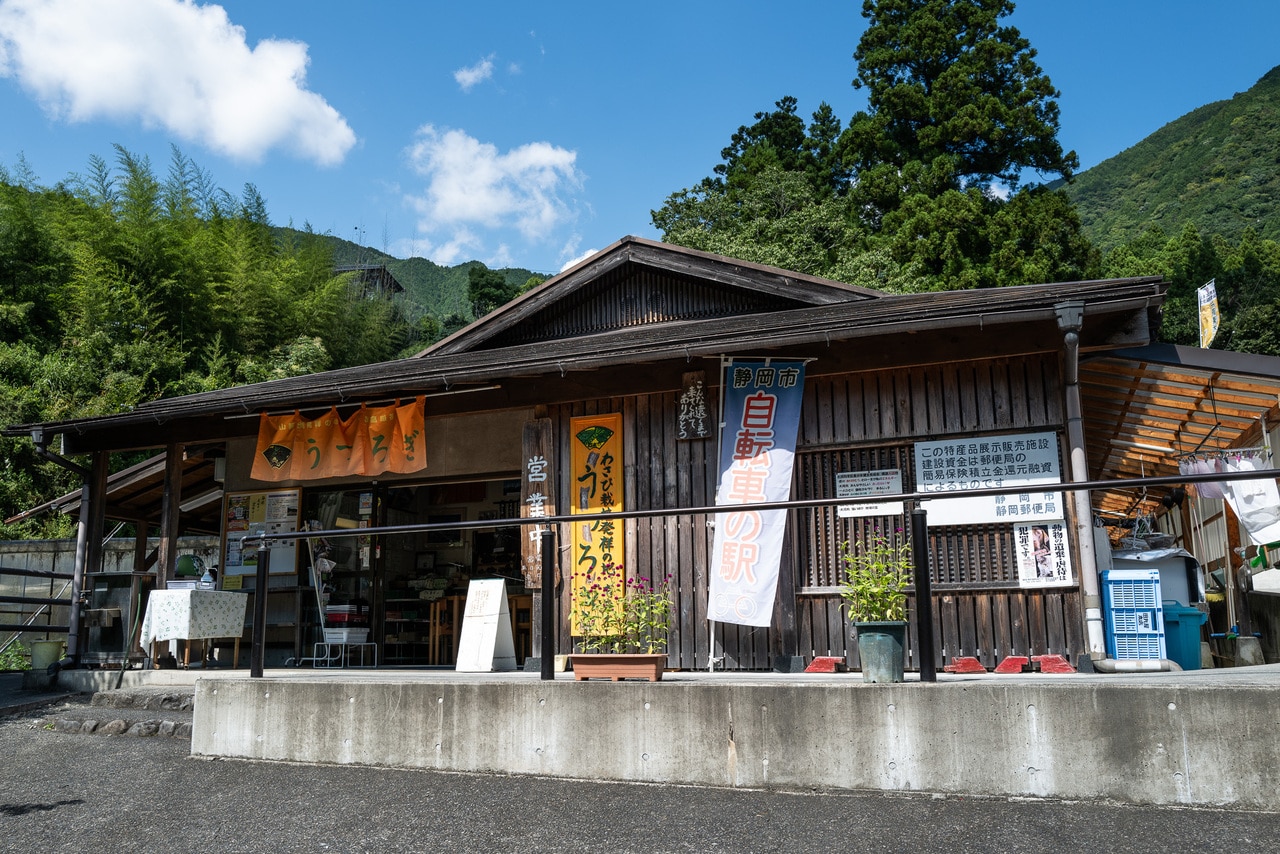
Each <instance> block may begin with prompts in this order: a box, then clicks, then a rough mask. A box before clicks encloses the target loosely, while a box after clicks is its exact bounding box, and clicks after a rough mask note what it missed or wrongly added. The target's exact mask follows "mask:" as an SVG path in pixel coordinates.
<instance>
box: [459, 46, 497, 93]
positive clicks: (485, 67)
mask: <svg viewBox="0 0 1280 854" xmlns="http://www.w3.org/2000/svg"><path fill="white" fill-rule="evenodd" d="M492 78H493V54H489V55H488V56H486V57H485V58H484V59H482V60H480V61H479V62H477V63H476V64H475V65H472V66H470V67H468V68H459V69H458V70H457V71H455V72H453V79H454V80H456V81H458V85H459V86H461V87H462V91H463V92H470V91H471V89H472V87H473V86H475V85H476V84H478V83H483V82H484V81H486V80H490V79H492Z"/></svg>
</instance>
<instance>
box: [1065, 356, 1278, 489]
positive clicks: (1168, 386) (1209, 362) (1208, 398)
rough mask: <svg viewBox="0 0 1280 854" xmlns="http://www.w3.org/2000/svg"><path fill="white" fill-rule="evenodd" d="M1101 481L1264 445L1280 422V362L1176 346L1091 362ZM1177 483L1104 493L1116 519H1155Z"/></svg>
mask: <svg viewBox="0 0 1280 854" xmlns="http://www.w3.org/2000/svg"><path fill="white" fill-rule="evenodd" d="M1080 394H1081V401H1082V403H1083V408H1084V430H1085V436H1086V439H1087V441H1088V450H1089V472H1090V478H1091V479H1093V480H1106V479H1111V478H1122V477H1144V476H1145V477H1163V476H1171V475H1177V474H1178V462H1179V460H1180V459H1181V455H1183V454H1188V453H1191V452H1193V451H1217V450H1222V449H1227V448H1239V447H1243V446H1254V445H1256V444H1260V443H1261V441H1262V432H1261V429H1260V428H1261V424H1262V421H1263V419H1266V420H1267V423H1269V424H1272V425H1274V424H1275V423H1276V421H1277V418H1278V417H1280V410H1278V408H1277V404H1278V403H1280V358H1275V357H1272V356H1257V355H1251V354H1246V353H1233V352H1229V351H1224V350H1200V349H1197V348H1195V347H1181V346H1175V345H1172V344H1153V345H1150V346H1147V347H1141V348H1135V349H1129V350H1117V351H1114V352H1111V353H1107V354H1105V355H1100V356H1097V357H1094V358H1090V359H1087V360H1084V361H1082V362H1081V365H1080ZM1170 489H1172V487H1166V488H1153V489H1149V490H1140V491H1136V492H1135V491H1134V490H1116V491H1113V492H1108V493H1097V494H1095V495H1094V502H1093V503H1094V508H1095V509H1096V510H1100V511H1105V512H1108V513H1120V514H1130V513H1138V512H1146V513H1153V512H1157V511H1158V510H1159V509H1160V500H1161V498H1163V497H1164V496H1165V495H1167V494H1168V493H1169V491H1170Z"/></svg>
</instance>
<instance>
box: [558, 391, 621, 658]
mask: <svg viewBox="0 0 1280 854" xmlns="http://www.w3.org/2000/svg"><path fill="white" fill-rule="evenodd" d="M569 429H570V433H571V435H570V437H569V448H570V451H569V464H570V466H571V469H570V479H569V512H570V513H571V514H573V515H577V514H586V513H592V514H595V513H617V512H620V511H621V510H623V509H625V508H624V507H623V497H622V472H623V460H622V414H621V413H619V412H613V413H608V414H605V415H584V416H581V417H578V418H572V419H570V421H569ZM571 527H572V530H573V558H572V564H571V570H572V571H571V576H572V586H571V593H570V595H571V596H572V598H573V602H574V603H577V602H578V601H579V599H580V598H581V596H582V591H583V590H584V589H585V588H589V587H591V586H592V585H595V586H596V587H595V589H596V591H597V592H598V591H599V590H600V589H601V588H602V587H604V586H607V587H608V588H609V592H610V594H611V595H612V596H613V597H614V598H616V599H617V602H618V608H619V611H620V610H621V607H622V597H623V594H624V589H625V588H624V585H623V581H624V579H623V575H622V574H623V570H622V555H623V554H624V550H623V530H622V522H621V520H618V521H613V520H611V519H596V520H594V521H583V522H574V523H573V525H572V526H571ZM576 610H577V609H576V608H572V607H571V610H570V614H571V615H573V616H572V617H571V626H570V631H571V633H572V634H574V635H581V634H582V632H581V626H580V625H579V622H578V619H577V615H576V613H575V612H576Z"/></svg>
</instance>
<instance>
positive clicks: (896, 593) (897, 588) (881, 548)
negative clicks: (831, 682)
mask: <svg viewBox="0 0 1280 854" xmlns="http://www.w3.org/2000/svg"><path fill="white" fill-rule="evenodd" d="M900 534H901V532H898V535H899V536H900ZM840 559H841V561H842V562H843V563H844V579H843V581H842V583H841V584H840V597H841V598H842V599H844V606H845V608H846V609H847V610H848V612H849V622H851V623H853V626H854V637H855V638H857V641H858V657H859V659H860V660H861V661H862V680H863V681H864V682H901V681H903V668H904V663H905V661H906V647H907V644H906V640H907V585H908V583H909V581H910V578H911V566H912V564H911V546H910V544H908V543H906V542H901V541H899V540H897V539H896V538H895V537H890V536H886V535H885V534H883V533H881V532H880V531H878V530H877V531H875V532H873V533H872V534H871V535H870V536H868V537H867V538H866V539H863V540H859V541H857V542H855V543H853V544H852V545H850V544H849V543H847V542H846V543H844V545H843V546H842V548H841V555H840Z"/></svg>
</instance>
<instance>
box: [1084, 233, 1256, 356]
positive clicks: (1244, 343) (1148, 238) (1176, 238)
mask: <svg viewBox="0 0 1280 854" xmlns="http://www.w3.org/2000/svg"><path fill="white" fill-rule="evenodd" d="M1103 272H1104V274H1105V275H1107V276H1115V277H1124V276H1163V277H1165V278H1166V279H1168V280H1169V283H1170V284H1169V295H1168V298H1167V300H1166V302H1165V306H1164V317H1163V320H1162V322H1161V326H1160V336H1161V339H1162V340H1164V341H1167V342H1169V343H1173V344H1189V345H1193V346H1194V345H1196V344H1198V343H1199V338H1200V319H1199V318H1200V314H1199V305H1198V301H1197V298H1196V291H1197V289H1199V288H1200V287H1201V286H1202V285H1204V284H1205V283H1207V282H1209V281H1213V282H1214V286H1215V290H1216V292H1217V295H1218V309H1219V312H1220V315H1221V325H1220V327H1219V330H1218V335H1217V337H1216V338H1215V339H1214V341H1213V343H1212V346H1213V347H1214V348H1215V349H1223V350H1237V351H1240V352H1244V353H1261V354H1264V355H1271V356H1280V336H1278V335H1277V333H1276V331H1275V328H1276V327H1275V325H1274V321H1276V320H1277V319H1278V318H1280V243H1277V242H1276V241H1274V240H1264V239H1262V238H1259V237H1258V236H1257V234H1255V233H1254V232H1253V230H1252V229H1245V231H1244V233H1243V234H1242V235H1241V236H1240V238H1239V239H1238V240H1236V241H1233V240H1232V239H1230V238H1228V237H1224V236H1223V235H1220V234H1212V235H1210V234H1203V233H1201V231H1200V230H1199V229H1198V228H1196V226H1195V225H1194V224H1192V223H1187V224H1186V225H1184V226H1183V228H1182V230H1181V231H1179V232H1178V233H1177V234H1176V235H1173V236H1172V237H1170V236H1168V235H1166V234H1165V233H1164V232H1163V231H1162V230H1161V229H1160V228H1159V227H1158V226H1152V227H1150V228H1149V229H1147V230H1146V231H1145V232H1143V233H1142V234H1141V235H1139V237H1138V238H1137V239H1135V240H1133V241H1132V242H1130V243H1127V244H1123V245H1121V246H1117V247H1116V248H1114V249H1112V250H1111V251H1110V252H1108V253H1107V255H1106V257H1105V259H1104V261H1103Z"/></svg>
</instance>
